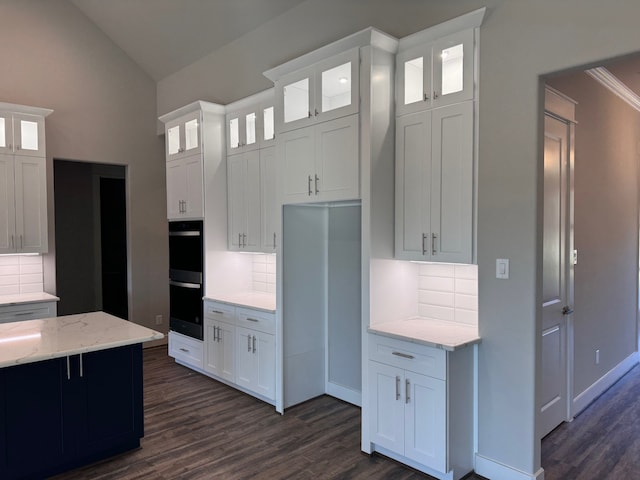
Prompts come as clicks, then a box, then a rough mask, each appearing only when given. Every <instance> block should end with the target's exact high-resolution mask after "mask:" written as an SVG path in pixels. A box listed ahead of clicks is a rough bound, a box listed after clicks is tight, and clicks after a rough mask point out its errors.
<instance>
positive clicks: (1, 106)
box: [0, 102, 53, 117]
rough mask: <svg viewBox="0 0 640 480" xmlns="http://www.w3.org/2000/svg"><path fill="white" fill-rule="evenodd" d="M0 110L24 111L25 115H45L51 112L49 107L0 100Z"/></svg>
mask: <svg viewBox="0 0 640 480" xmlns="http://www.w3.org/2000/svg"><path fill="white" fill-rule="evenodd" d="M0 110H2V111H4V112H13V113H24V114H27V115H39V116H42V117H46V116H48V115H51V114H52V113H53V110H51V109H49V108H40V107H30V106H28V105H16V104H15V103H4V102H0Z"/></svg>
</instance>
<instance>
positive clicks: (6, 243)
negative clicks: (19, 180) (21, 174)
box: [0, 154, 16, 253]
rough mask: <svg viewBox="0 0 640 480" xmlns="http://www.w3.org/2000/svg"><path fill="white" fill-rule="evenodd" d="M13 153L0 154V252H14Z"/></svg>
mask: <svg viewBox="0 0 640 480" xmlns="http://www.w3.org/2000/svg"><path fill="white" fill-rule="evenodd" d="M13 164H14V162H13V155H3V154H0V253H15V251H16V243H15V234H16V216H15V215H16V207H15V195H14V183H15V180H14V173H13V171H14V168H13Z"/></svg>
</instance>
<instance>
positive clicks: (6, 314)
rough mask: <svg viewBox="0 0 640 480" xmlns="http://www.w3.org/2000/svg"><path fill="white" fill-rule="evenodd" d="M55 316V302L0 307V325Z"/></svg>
mask: <svg viewBox="0 0 640 480" xmlns="http://www.w3.org/2000/svg"><path fill="white" fill-rule="evenodd" d="M55 316H56V303H55V302H41V303H26V304H22V305H11V306H7V307H0V323H8V322H17V321H20V320H34V319H38V318H50V317H55Z"/></svg>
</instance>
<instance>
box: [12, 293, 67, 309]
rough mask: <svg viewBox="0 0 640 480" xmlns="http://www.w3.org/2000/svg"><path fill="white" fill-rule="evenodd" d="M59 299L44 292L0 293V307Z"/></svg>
mask: <svg viewBox="0 0 640 480" xmlns="http://www.w3.org/2000/svg"><path fill="white" fill-rule="evenodd" d="M59 300H60V298H59V297H56V296H55V295H51V294H50V293H46V292H37V293H16V294H15V295H0V307H6V306H8V305H20V304H23V303H43V302H57V301H59Z"/></svg>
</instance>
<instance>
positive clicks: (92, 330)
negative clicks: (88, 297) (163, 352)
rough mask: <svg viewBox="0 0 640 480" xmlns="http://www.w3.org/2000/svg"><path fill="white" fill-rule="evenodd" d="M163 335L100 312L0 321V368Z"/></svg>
mask: <svg viewBox="0 0 640 480" xmlns="http://www.w3.org/2000/svg"><path fill="white" fill-rule="evenodd" d="M162 338H164V335H163V334H162V333H160V332H156V331H155V330H151V329H150V328H147V327H143V326H142V325H138V324H136V323H133V322H128V321H126V320H122V319H120V318H117V317H114V316H113V315H109V314H108V313H104V312H91V313H83V314H79V315H66V316H62V317H52V318H46V319H42V320H25V321H22V322H11V323H3V324H0V368H2V367H9V366H13V365H19V364H23V363H31V362H39V361H41V360H48V359H51V358H59V357H66V356H68V355H75V354H78V353H87V352H93V351H97V350H106V349H108V348H114V347H120V346H123V345H132V344H135V343H142V342H147V341H150V340H160V339H162Z"/></svg>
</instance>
